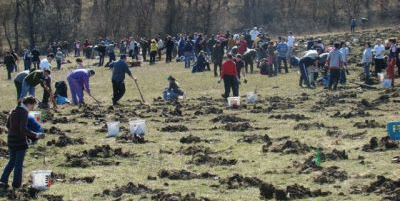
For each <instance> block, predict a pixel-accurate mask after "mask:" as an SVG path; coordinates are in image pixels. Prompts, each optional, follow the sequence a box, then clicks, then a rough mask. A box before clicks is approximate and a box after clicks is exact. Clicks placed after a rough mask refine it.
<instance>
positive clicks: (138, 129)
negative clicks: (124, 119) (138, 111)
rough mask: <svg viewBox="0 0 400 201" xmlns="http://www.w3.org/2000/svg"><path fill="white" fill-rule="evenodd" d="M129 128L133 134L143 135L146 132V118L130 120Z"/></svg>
mask: <svg viewBox="0 0 400 201" xmlns="http://www.w3.org/2000/svg"><path fill="white" fill-rule="evenodd" d="M129 128H130V133H131V135H137V136H141V137H143V136H144V135H145V134H146V120H142V119H139V120H133V121H129Z"/></svg>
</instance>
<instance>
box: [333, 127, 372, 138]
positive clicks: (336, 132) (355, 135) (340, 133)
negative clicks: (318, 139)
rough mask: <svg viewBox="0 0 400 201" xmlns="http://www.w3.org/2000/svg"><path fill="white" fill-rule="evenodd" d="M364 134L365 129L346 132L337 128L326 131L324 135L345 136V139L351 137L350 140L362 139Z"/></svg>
mask: <svg viewBox="0 0 400 201" xmlns="http://www.w3.org/2000/svg"><path fill="white" fill-rule="evenodd" d="M366 134H367V131H362V132H357V133H348V132H345V131H341V130H337V129H332V130H327V131H326V135H327V136H329V137H335V138H345V139H352V140H357V139H363V138H364V137H365V135H366Z"/></svg>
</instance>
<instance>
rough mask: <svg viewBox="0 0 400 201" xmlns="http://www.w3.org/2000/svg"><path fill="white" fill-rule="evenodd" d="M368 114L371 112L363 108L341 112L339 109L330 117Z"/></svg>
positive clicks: (352, 116)
mask: <svg viewBox="0 0 400 201" xmlns="http://www.w3.org/2000/svg"><path fill="white" fill-rule="evenodd" d="M369 116H371V114H370V113H369V112H365V111H364V110H355V111H351V112H343V113H342V112H340V111H337V112H336V113H335V114H333V115H332V116H331V117H333V118H345V119H350V118H354V117H369Z"/></svg>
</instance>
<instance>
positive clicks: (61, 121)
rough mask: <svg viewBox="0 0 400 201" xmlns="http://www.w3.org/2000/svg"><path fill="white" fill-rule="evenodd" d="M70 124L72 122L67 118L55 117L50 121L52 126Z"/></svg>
mask: <svg viewBox="0 0 400 201" xmlns="http://www.w3.org/2000/svg"><path fill="white" fill-rule="evenodd" d="M72 122H73V120H70V119H68V118H67V117H55V118H53V119H52V123H53V124H69V123H72Z"/></svg>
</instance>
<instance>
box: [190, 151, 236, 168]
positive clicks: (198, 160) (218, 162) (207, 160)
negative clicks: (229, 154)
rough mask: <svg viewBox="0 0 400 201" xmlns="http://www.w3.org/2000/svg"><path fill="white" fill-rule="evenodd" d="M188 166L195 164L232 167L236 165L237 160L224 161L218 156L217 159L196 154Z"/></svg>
mask: <svg viewBox="0 0 400 201" xmlns="http://www.w3.org/2000/svg"><path fill="white" fill-rule="evenodd" d="M189 163H190V164H195V165H205V164H207V165H210V166H232V165H236V163H237V160H236V159H225V158H222V157H220V156H217V157H212V156H210V155H207V154H202V153H199V154H196V155H194V156H193V158H192V159H191V160H190V161H189Z"/></svg>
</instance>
